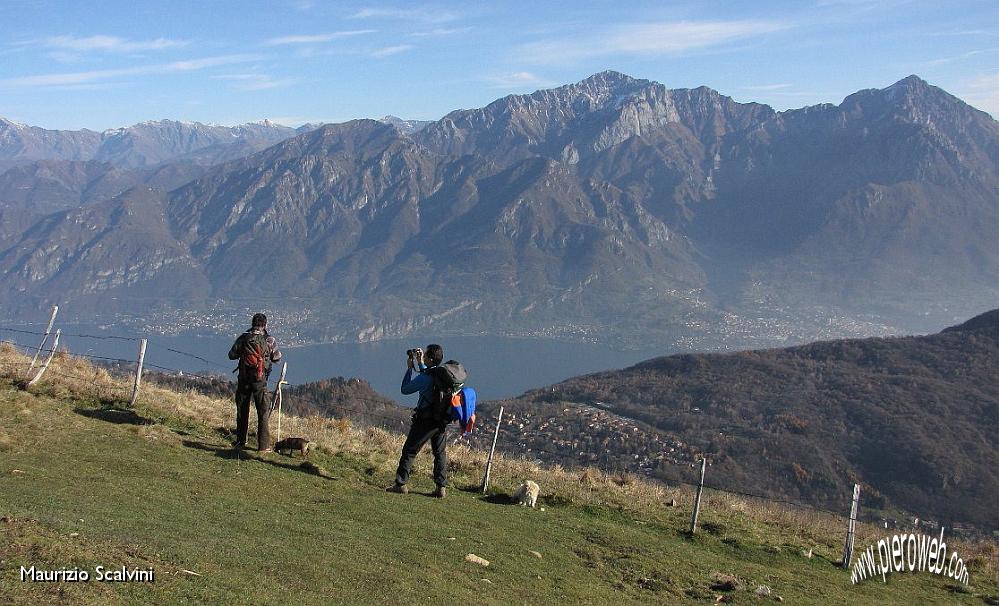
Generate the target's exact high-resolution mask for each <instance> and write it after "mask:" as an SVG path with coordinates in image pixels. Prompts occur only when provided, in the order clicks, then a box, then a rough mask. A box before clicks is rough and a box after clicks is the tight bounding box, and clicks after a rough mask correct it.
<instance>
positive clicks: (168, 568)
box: [0, 348, 999, 605]
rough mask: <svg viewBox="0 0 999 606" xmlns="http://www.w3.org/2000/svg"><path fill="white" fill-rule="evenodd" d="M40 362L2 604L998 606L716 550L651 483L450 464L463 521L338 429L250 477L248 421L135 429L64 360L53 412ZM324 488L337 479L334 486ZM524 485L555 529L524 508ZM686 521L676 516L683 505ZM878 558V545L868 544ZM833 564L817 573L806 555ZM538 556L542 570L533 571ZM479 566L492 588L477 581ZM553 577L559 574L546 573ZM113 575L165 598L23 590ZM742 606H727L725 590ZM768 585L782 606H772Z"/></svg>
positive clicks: (158, 403)
mask: <svg viewBox="0 0 999 606" xmlns="http://www.w3.org/2000/svg"><path fill="white" fill-rule="evenodd" d="M23 367H24V358H23V357H21V356H19V355H17V354H16V353H15V352H13V351H12V350H11V349H9V348H6V349H4V350H3V351H2V352H0V453H2V454H0V602H4V603H13V604H32V605H34V604H45V603H72V604H119V603H198V604H263V603H268V604H278V603H280V604H329V603H365V604H366V603H386V604H388V603H399V602H401V601H409V602H413V603H447V604H451V603H453V604H458V603H485V604H508V603H539V604H548V603H570V604H574V603H580V604H608V603H614V604H620V603H714V602H716V601H717V600H718V599H719V597H722V599H725V600H730V601H731V602H733V603H766V602H773V601H775V600H776V596H780V597H781V598H783V600H784V601H786V602H788V603H796V604H830V603H837V604H842V603H898V604H914V603H920V604H932V603H940V604H944V603H947V604H949V603H965V604H982V603H992V604H994V603H996V600H997V599H999V580H997V578H996V549H995V546H993V545H989V544H980V545H961V546H960V549H961V553H962V555H963V556H964V557H965V560H966V561H967V562H968V565H969V567H970V570H971V582H972V587H971V589H969V590H962V589H959V588H957V587H956V586H953V585H952V584H950V583H948V582H946V581H945V580H944V579H943V578H941V577H937V576H932V575H929V574H926V573H922V574H900V575H896V577H894V578H891V579H890V580H889V582H888V584H887V585H884V584H882V583H881V582H880V581H877V582H874V581H869V582H867V583H865V584H862V585H858V586H853V585H851V584H850V580H849V574H848V573H847V572H846V571H843V570H841V569H839V568H837V567H836V566H835V565H834V563H835V561H836V560H837V559H838V558H839V555H840V550H841V542H842V538H843V536H842V534H843V525H844V523H843V521H842V520H841V519H837V518H835V517H832V516H824V515H820V514H813V513H808V512H803V511H800V510H785V509H782V508H780V507H775V506H764V505H760V504H758V503H752V502H746V501H741V500H738V499H733V498H730V497H727V496H724V495H716V494H711V493H709V494H708V497H707V499H706V501H705V502H704V509H703V511H702V516H701V520H702V527H703V531H701V532H699V533H698V534H697V535H695V536H693V537H691V536H688V535H687V534H686V533H685V532H684V530H685V529H686V527H687V523H688V520H689V515H690V503H691V498H690V497H691V495H690V494H689V493H688V492H685V491H676V490H669V489H666V488H664V487H662V486H659V485H653V484H648V483H645V482H643V481H640V480H637V479H635V478H633V477H630V476H621V477H613V476H608V475H605V474H602V473H600V472H597V471H594V470H584V471H582V472H580V471H572V472H570V471H566V470H562V469H558V468H556V469H540V468H538V467H537V466H534V465H532V464H529V463H527V462H524V461H522V460H506V459H501V460H499V461H498V463H497V465H496V467H495V468H494V478H495V484H494V487H493V489H492V490H491V492H490V494H489V495H485V496H482V495H479V494H476V493H475V492H474V491H467V490H462V488H465V487H468V486H472V485H475V484H477V483H478V481H479V479H480V477H481V473H482V468H483V462H484V461H483V459H484V456H483V453H481V452H478V451H470V450H468V449H465V448H462V447H454V448H452V449H451V450H450V454H451V457H452V461H453V464H452V468H453V469H452V470H453V489H452V491H451V493H450V494H449V496H448V498H447V499H446V500H444V501H438V500H436V499H433V498H430V497H428V496H426V494H425V493H429V492H430V489H431V488H432V483H431V481H430V479H429V459H428V457H427V455H426V454H424V455H421V458H420V460H419V467H418V471H417V475H416V478H415V480H414V488H415V493H413V494H410V495H405V496H403V495H393V494H387V493H385V492H384V491H383V488H384V487H385V486H386V485H388V484H389V483H390V481H391V478H392V473H393V470H394V464H395V462H396V458H397V456H398V449H399V446H400V437H399V436H396V435H392V434H388V433H385V432H382V431H380V430H359V429H355V428H353V427H351V426H350V424H349V423H348V422H345V421H343V420H336V419H324V418H319V417H310V418H286V419H285V420H284V422H283V423H282V429H283V432H284V433H285V435H307V436H309V437H311V438H312V439H313V440H314V441H316V442H317V443H318V444H319V445H320V447H321V448H320V450H319V451H318V452H317V453H315V455H314V456H313V457H311V458H312V461H313V463H314V464H316V465H317V466H318V469H309V468H304V467H302V466H300V460H299V459H297V458H294V459H293V458H288V457H284V456H280V455H259V456H258V455H256V454H255V453H246V454H244V455H243V456H241V457H236V456H235V453H234V452H233V451H232V450H231V449H230V448H229V447H228V441H229V439H230V437H231V436H230V435H229V434H228V430H226V429H225V427H228V426H230V425H231V423H232V405H231V404H230V403H229V402H227V401H225V400H214V399H211V398H208V397H205V396H202V395H199V394H195V393H188V394H181V393H176V392H172V391H168V390H166V389H164V388H161V387H156V386H150V387H148V388H147V389H144V391H143V395H142V397H140V399H139V403H138V405H137V407H136V408H135V409H134V410H126V409H123V408H121V407H120V402H119V401H118V398H120V397H121V396H122V395H123V394H124V393H126V392H127V388H126V387H127V386H125V385H122V384H120V383H117V382H115V380H114V379H112V378H111V377H109V376H108V375H107V373H106V372H104V371H103V370H100V369H95V368H93V367H90V366H89V365H88V364H87V363H86V362H83V361H80V360H78V359H73V358H70V357H68V356H58V357H57V359H56V362H55V366H54V367H53V368H52V369H51V371H50V372H51V374H50V375H47V376H46V377H45V379H44V380H43V382H42V383H41V384H39V385H38V386H37V387H34V388H32V389H31V390H25V389H22V388H20V387H19V385H18V383H19V371H20V370H21V369H23ZM318 474H321V475H318ZM524 478H532V479H535V480H537V481H538V482H539V484H541V486H542V495H543V497H542V500H541V502H540V506H541V507H542V508H543V509H542V508H539V509H536V510H529V509H526V508H521V507H515V506H511V505H509V504H508V503H507V495H508V494H509V493H510V492H511V491H512V490H513V489H514V487H515V486H516V485H517V484H518V483H519V482H520V481H521V480H522V479H524ZM671 499H674V500H675V501H676V505H675V506H672V507H671V506H669V505H668V502H669V501H670V500H671ZM860 533H861V536H860V537H859V539H858V549H860V548H862V546H866V545H868V544H869V543H870V542H871V541H872V540H873V539H874V538H875V536H877V535H876V534H875V531H874V529H872V528H869V527H866V526H862V527H861V529H860ZM808 550H811V551H812V553H813V554H814V557H811V558H807V557H805V556H804V555H803V553H802V552H803V551H805V552H807V551H808ZM532 552H536V554H537V555H536V554H534V553H532ZM469 553H474V554H477V555H478V556H481V557H483V558H485V559H487V560H489V561H490V562H491V564H490V566H489V567H487V568H482V567H480V566H478V565H476V564H472V563H468V562H466V561H464V558H465V556H466V555H467V554H469ZM539 555H540V557H538V556H539ZM98 564H101V565H105V566H109V567H116V566H122V565H124V566H127V567H129V568H132V567H138V568H142V569H146V568H152V569H153V570H154V571H155V583H153V584H145V583H117V584H100V583H96V582H90V583H51V584H50V583H22V582H20V581H19V580H18V571H19V567H20V566H22V565H24V566H31V565H35V566H36V567H38V568H49V569H51V568H67V567H69V568H72V567H80V568H84V569H89V570H92V569H93V566H96V565H98ZM718 574H728V575H733V576H734V577H736V578H737V579H738V581H739V584H741V585H742V587H743V588H742V589H735V590H723V589H720V588H713V586H717V585H718V581H717V575H718ZM759 585H767V586H769V587H770V588H771V589H772V591H773V595H772V596H771V597H769V598H762V597H757V596H756V595H755V593H754V592H755V590H756V588H757V587H758V586H759Z"/></svg>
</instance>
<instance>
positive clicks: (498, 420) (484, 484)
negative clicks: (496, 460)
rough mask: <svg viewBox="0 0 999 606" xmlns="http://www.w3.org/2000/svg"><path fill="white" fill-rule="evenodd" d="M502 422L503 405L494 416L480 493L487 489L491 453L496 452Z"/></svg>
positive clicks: (491, 459)
mask: <svg viewBox="0 0 999 606" xmlns="http://www.w3.org/2000/svg"><path fill="white" fill-rule="evenodd" d="M502 423H503V407H502V406H500V409H499V415H498V416H497V417H496V433H495V434H493V446H492V448H490V449H489V458H488V459H486V473H485V475H483V476H482V493H483V494H485V492H486V490H488V489H489V474H490V473H491V472H492V470H493V453H495V452H496V440H498V439H499V430H500V424H502Z"/></svg>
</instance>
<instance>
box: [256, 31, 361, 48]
mask: <svg viewBox="0 0 999 606" xmlns="http://www.w3.org/2000/svg"><path fill="white" fill-rule="evenodd" d="M376 31H378V30H374V29H356V30H349V31H342V32H331V33H328V34H315V35H299V36H281V37H279V38H270V39H269V40H266V41H265V42H264V44H265V45H267V46H280V45H285V44H321V43H323V42H331V41H333V40H337V39H339V38H350V37H352V36H361V35H364V34H373V33H375V32H376Z"/></svg>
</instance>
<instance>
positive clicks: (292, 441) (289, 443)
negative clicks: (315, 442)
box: [274, 438, 312, 457]
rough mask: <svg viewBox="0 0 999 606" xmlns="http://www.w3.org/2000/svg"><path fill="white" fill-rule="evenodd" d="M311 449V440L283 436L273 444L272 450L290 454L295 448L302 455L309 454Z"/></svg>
mask: <svg viewBox="0 0 999 606" xmlns="http://www.w3.org/2000/svg"><path fill="white" fill-rule="evenodd" d="M311 449H312V442H310V441H308V440H307V439H305V438H285V439H283V440H281V441H280V442H278V443H277V444H275V445H274V452H279V453H281V454H287V455H288V456H291V455H292V453H294V452H295V451H296V450H297V451H298V452H300V453H302V456H303V457H307V456H309V450H311Z"/></svg>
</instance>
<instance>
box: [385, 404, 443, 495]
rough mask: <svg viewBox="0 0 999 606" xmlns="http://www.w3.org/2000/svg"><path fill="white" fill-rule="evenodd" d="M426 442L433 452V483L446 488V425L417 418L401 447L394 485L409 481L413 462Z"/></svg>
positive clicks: (414, 418) (414, 419)
mask: <svg viewBox="0 0 999 606" xmlns="http://www.w3.org/2000/svg"><path fill="white" fill-rule="evenodd" d="M428 441H429V442H430V447H431V448H432V449H433V451H434V482H435V483H436V484H437V485H438V486H447V450H446V447H447V424H445V423H441V422H439V421H434V420H432V419H421V418H418V417H413V424H412V426H410V428H409V435H407V436H406V443H405V444H403V446H402V457H400V458H399V469H398V470H396V472H395V481H396V483H398V484H405V483H406V482H408V481H409V474H410V473H411V472H412V471H413V461H414V460H415V459H416V455H417V454H419V452H420V449H422V448H423V445H424V444H426V443H427V442H428Z"/></svg>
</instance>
